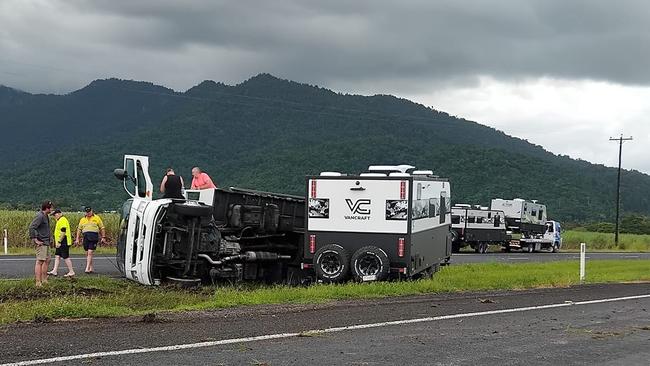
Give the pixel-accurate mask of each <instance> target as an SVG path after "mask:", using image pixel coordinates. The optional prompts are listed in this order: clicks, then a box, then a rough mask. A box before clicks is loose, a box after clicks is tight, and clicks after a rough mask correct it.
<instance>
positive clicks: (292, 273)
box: [114, 155, 305, 285]
mask: <svg viewBox="0 0 650 366" xmlns="http://www.w3.org/2000/svg"><path fill="white" fill-rule="evenodd" d="M148 170H149V158H148V157H146V156H141V155H126V156H124V162H123V168H121V169H115V171H114V174H115V176H116V177H117V178H118V179H120V180H122V181H123V186H124V190H125V191H126V192H127V193H128V195H129V196H130V198H129V199H128V200H127V201H126V202H125V203H124V205H123V207H122V212H121V222H120V236H119V239H118V243H117V262H118V267H119V269H120V271H121V272H122V274H123V275H124V276H125V277H126V278H128V279H130V280H133V281H136V282H139V283H141V284H143V285H158V284H160V283H161V282H175V283H178V284H196V283H199V282H216V281H219V280H226V281H230V282H236V281H240V280H264V281H272V282H280V281H282V280H283V279H290V280H291V281H296V280H297V279H299V278H300V275H301V273H300V272H299V270H300V261H301V259H302V251H301V250H302V243H303V234H304V233H303V228H304V226H303V225H304V210H305V208H304V207H305V200H304V198H303V197H296V196H289V195H281V194H274V193H268V192H259V191H251V190H245V189H237V188H232V187H231V188H227V189H223V188H219V189H204V190H188V191H186V192H185V199H167V198H164V199H156V200H154V199H153V198H152V197H153V183H152V181H151V177H150V176H149V171H148Z"/></svg>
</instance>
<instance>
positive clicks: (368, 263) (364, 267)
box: [356, 255, 381, 276]
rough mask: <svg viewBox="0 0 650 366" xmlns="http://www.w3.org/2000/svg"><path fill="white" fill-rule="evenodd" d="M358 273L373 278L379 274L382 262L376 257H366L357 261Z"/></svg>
mask: <svg viewBox="0 0 650 366" xmlns="http://www.w3.org/2000/svg"><path fill="white" fill-rule="evenodd" d="M356 267H357V272H358V273H359V274H360V275H362V276H373V275H377V274H378V273H379V269H380V268H381V261H380V260H379V258H377V256H375V255H364V256H362V257H361V258H359V259H358V260H357V263H356Z"/></svg>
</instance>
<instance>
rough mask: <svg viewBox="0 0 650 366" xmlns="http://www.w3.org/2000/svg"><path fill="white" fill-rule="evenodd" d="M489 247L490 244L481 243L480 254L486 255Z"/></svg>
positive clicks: (479, 246)
mask: <svg viewBox="0 0 650 366" xmlns="http://www.w3.org/2000/svg"><path fill="white" fill-rule="evenodd" d="M488 247H489V244H488V243H481V244H479V245H478V248H479V252H480V253H481V254H485V253H487V252H488Z"/></svg>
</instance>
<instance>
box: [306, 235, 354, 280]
mask: <svg viewBox="0 0 650 366" xmlns="http://www.w3.org/2000/svg"><path fill="white" fill-rule="evenodd" d="M314 271H315V272H316V277H317V278H318V279H319V280H322V281H323V282H327V283H337V282H343V281H345V280H346V279H347V278H348V273H349V272H350V257H349V255H348V252H347V251H346V250H345V249H343V247H342V246H340V245H338V244H328V245H325V246H324V247H322V248H320V249H318V250H317V251H316V253H315V254H314Z"/></svg>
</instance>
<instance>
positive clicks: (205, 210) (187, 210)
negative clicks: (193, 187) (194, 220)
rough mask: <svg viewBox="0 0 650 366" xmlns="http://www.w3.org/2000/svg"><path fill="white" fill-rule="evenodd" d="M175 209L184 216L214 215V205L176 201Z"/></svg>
mask: <svg viewBox="0 0 650 366" xmlns="http://www.w3.org/2000/svg"><path fill="white" fill-rule="evenodd" d="M174 211H175V212H176V213H178V214H179V215H183V216H190V217H204V216H210V215H212V206H208V205H203V204H201V205H197V204H187V203H176V204H174Z"/></svg>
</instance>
